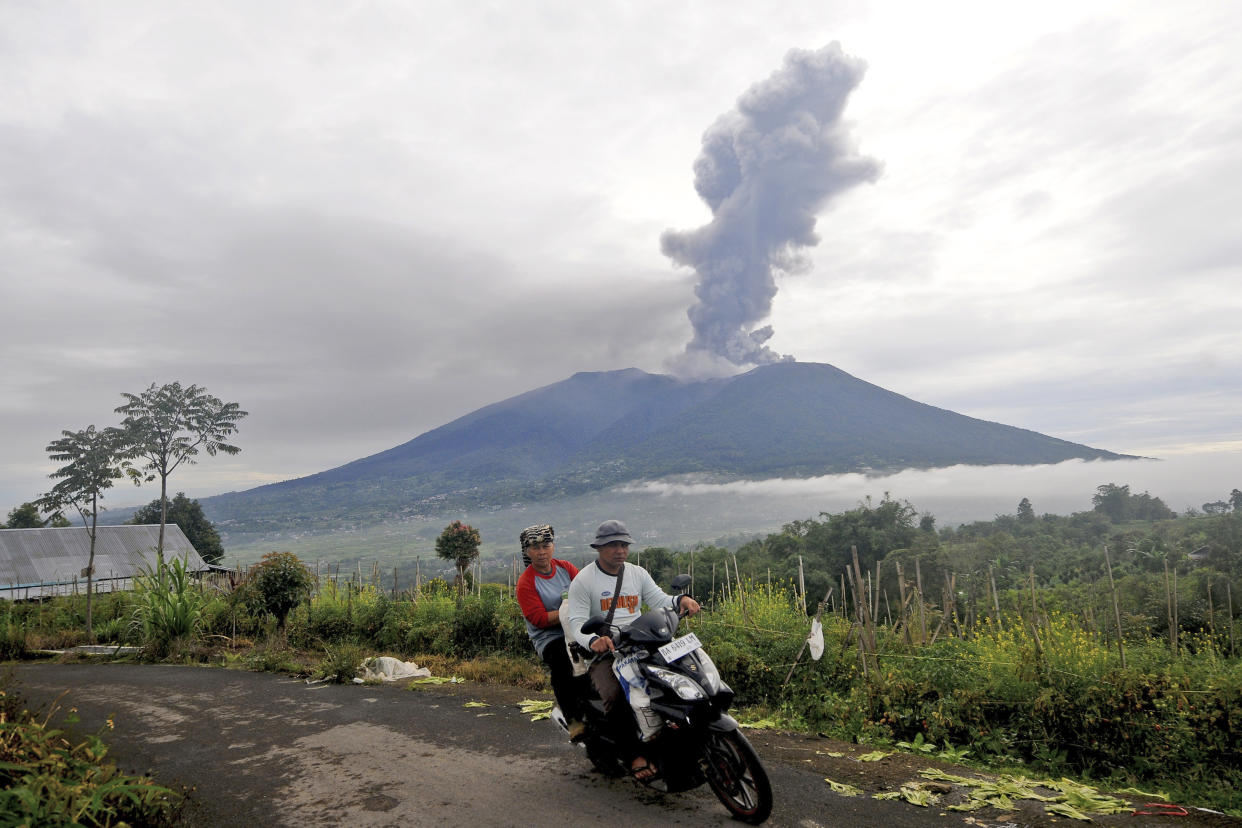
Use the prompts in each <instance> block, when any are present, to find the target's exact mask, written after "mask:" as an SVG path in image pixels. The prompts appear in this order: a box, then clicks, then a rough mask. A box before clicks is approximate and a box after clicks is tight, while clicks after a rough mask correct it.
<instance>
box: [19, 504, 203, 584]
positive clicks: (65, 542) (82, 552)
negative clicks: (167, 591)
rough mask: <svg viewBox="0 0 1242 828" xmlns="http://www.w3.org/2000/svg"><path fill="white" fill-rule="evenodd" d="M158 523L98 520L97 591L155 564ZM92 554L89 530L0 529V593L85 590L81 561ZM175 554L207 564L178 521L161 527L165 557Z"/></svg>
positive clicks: (198, 565) (189, 564)
mask: <svg viewBox="0 0 1242 828" xmlns="http://www.w3.org/2000/svg"><path fill="white" fill-rule="evenodd" d="M159 537H160V526H159V524H158V523H156V524H149V525H145V524H144V525H141V526H100V527H98V528H97V529H96V531H95V576H94V584H93V587H92V588H93V589H94V590H95V591H96V592H114V591H117V590H127V589H132V588H133V579H134V576H135V575H140V574H142V573H143V572H144V571H146V570H149V569H153V568H154V567H155V564H156V561H157V556H156V546H157V545H158V543H159ZM90 556H91V536H90V531H89V530H88V529H86V528H85V527H81V526H71V527H66V528H61V529H0V599H7V600H10V601H20V600H26V599H30V598H47V597H51V596H55V595H74V594H79V595H80V594H85V593H86V567H87V564H88V562H89V561H90ZM174 558H180V559H181V560H183V561H185V565H186V568H187V569H189V571H190V572H192V573H195V574H199V573H205V572H207V571H208V570H209V569H210V567H208V565H207V564H206V563H205V562H204V561H203V558H202V556H200V555H199V554H198V552H197V551H195V549H194V546H193V545H192V544H191V543H190V541H189V539H188V538H186V536H185V533H184V532H182V531H181V527H180V526H178V525H177V524H175V523H169V524H167V525H166V526H165V527H164V560H166V561H171V560H173V559H174Z"/></svg>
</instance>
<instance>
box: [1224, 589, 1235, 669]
mask: <svg viewBox="0 0 1242 828" xmlns="http://www.w3.org/2000/svg"><path fill="white" fill-rule="evenodd" d="M1225 599H1226V600H1227V601H1228V602H1229V657H1230V658H1233V655H1234V649H1233V588H1232V587H1230V585H1229V582H1228V581H1225Z"/></svg>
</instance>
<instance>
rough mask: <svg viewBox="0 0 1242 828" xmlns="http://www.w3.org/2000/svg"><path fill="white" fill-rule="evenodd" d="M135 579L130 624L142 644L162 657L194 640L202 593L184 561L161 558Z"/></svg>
mask: <svg viewBox="0 0 1242 828" xmlns="http://www.w3.org/2000/svg"><path fill="white" fill-rule="evenodd" d="M134 581H135V591H134V598H135V607H134V610H133V620H132V627H133V629H134V630H135V631H137V633H138V634H139V636H140V638H141V641H142V646H143V647H145V648H146V649H147V650H148V651H149V652H150V653H151V654H152V655H154V656H156V657H164V656H166V655H168V654H169V653H170V652H172V651H174V650H176V649H178V648H179V647H184V646H189V645H191V644H192V643H193V641H194V637H195V635H196V634H197V632H198V624H199V619H200V618H201V616H202V607H203V603H204V600H203V596H202V595H201V594H200V593H199V592H198V590H197V589H196V588H195V585H194V583H193V582H192V579H191V577H190V573H189V572H188V571H187V569H186V567H185V562H184V561H182V560H181V559H180V558H173V559H172V562H171V563H167V562H160V563H159V564H157V565H156V567H155V568H154V569H153V570H148V571H147V572H146V573H145V574H144V575H141V576H139V577H137V578H135V579H134Z"/></svg>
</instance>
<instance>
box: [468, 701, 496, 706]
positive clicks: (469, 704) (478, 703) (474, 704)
mask: <svg viewBox="0 0 1242 828" xmlns="http://www.w3.org/2000/svg"><path fill="white" fill-rule="evenodd" d="M462 707H491V705H490V704H488V703H487V702H480V701H468V702H466V703H465V704H463V705H462Z"/></svg>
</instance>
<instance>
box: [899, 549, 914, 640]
mask: <svg viewBox="0 0 1242 828" xmlns="http://www.w3.org/2000/svg"><path fill="white" fill-rule="evenodd" d="M896 564H897V589H898V590H899V591H900V595H901V611H900V612H898V613H897V623H899V624H901V631H902V633H904V634H905V637H906V643H907V644H913V643H914V642H913V641H912V640H911V638H910V622H909V621H908V620H907V619H906V604H907V603H908V602H909V599H908V598H907V597H906V575H905V573H904V572H902V571H901V561H896Z"/></svg>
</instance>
